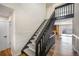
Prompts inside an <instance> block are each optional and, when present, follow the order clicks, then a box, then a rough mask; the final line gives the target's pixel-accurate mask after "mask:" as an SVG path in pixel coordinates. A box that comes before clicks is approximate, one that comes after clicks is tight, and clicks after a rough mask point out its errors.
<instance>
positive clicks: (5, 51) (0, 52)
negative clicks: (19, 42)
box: [0, 48, 12, 56]
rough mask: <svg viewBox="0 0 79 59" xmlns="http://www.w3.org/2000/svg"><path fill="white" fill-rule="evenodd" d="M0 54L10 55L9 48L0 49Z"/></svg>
mask: <svg viewBox="0 0 79 59" xmlns="http://www.w3.org/2000/svg"><path fill="white" fill-rule="evenodd" d="M0 56H12V54H11V48H7V49H5V50H2V51H0Z"/></svg>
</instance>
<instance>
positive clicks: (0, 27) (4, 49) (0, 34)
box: [0, 20, 11, 56]
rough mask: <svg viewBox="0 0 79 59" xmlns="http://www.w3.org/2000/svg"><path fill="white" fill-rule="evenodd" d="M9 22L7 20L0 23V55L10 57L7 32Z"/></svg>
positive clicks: (9, 41)
mask: <svg viewBox="0 0 79 59" xmlns="http://www.w3.org/2000/svg"><path fill="white" fill-rule="evenodd" d="M9 30H10V22H9V21H8V20H2V21H0V55H1V56H10V55H11V46H10V45H11V44H10V43H11V40H10V35H9V32H10V31H9Z"/></svg>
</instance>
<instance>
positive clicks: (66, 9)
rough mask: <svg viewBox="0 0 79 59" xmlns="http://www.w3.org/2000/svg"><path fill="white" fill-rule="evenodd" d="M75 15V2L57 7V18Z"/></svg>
mask: <svg viewBox="0 0 79 59" xmlns="http://www.w3.org/2000/svg"><path fill="white" fill-rule="evenodd" d="M72 17H74V3H66V4H63V5H61V6H58V7H56V8H55V19H57V20H60V19H66V18H72Z"/></svg>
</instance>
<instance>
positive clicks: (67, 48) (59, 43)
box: [48, 35, 77, 56]
mask: <svg viewBox="0 0 79 59" xmlns="http://www.w3.org/2000/svg"><path fill="white" fill-rule="evenodd" d="M48 55H53V56H77V53H76V52H74V51H73V49H72V37H71V36H66V35H63V36H61V39H57V40H56V44H55V48H54V49H50V51H49V53H48Z"/></svg>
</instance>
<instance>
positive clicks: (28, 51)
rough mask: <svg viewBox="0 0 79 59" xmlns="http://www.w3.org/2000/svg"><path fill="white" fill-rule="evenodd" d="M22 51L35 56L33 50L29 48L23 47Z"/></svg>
mask: <svg viewBox="0 0 79 59" xmlns="http://www.w3.org/2000/svg"><path fill="white" fill-rule="evenodd" d="M24 52H25V53H26V54H27V55H29V56H35V52H33V51H32V50H30V49H29V48H27V49H25V50H24Z"/></svg>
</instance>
